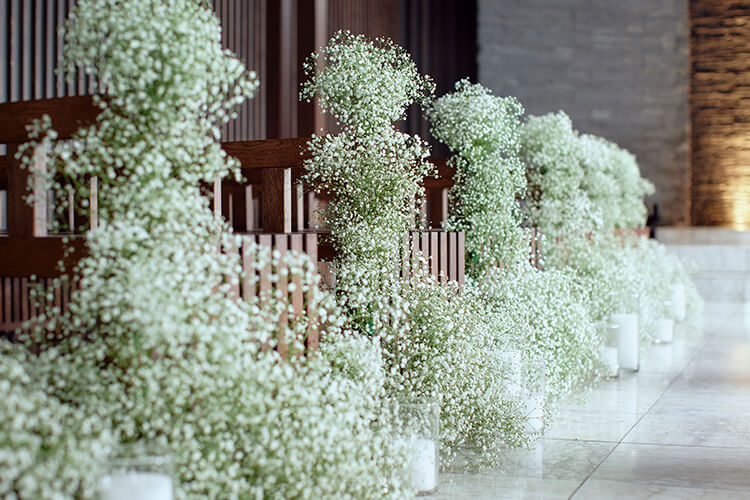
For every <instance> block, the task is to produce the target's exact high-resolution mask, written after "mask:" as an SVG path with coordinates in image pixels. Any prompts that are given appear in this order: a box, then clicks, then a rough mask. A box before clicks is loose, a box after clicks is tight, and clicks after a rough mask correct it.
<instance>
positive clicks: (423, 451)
mask: <svg viewBox="0 0 750 500" xmlns="http://www.w3.org/2000/svg"><path fill="white" fill-rule="evenodd" d="M438 465H439V464H438V455H437V443H435V441H434V440H432V439H425V438H414V439H412V440H411V477H412V484H413V486H414V488H415V489H416V490H417V492H418V493H428V492H432V491H435V490H436V489H437V487H438Z"/></svg>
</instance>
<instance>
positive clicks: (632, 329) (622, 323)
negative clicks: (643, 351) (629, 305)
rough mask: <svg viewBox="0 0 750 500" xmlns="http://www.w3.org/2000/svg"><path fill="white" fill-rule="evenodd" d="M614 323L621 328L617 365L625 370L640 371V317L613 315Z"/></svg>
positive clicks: (629, 314) (626, 314)
mask: <svg viewBox="0 0 750 500" xmlns="http://www.w3.org/2000/svg"><path fill="white" fill-rule="evenodd" d="M612 322H613V323H615V324H616V325H617V326H619V332H618V335H617V364H618V365H620V368H623V369H625V370H633V371H638V367H639V361H638V315H637V314H632V313H625V314H613V315H612Z"/></svg>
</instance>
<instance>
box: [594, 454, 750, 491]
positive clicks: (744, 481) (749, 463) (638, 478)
mask: <svg viewBox="0 0 750 500" xmlns="http://www.w3.org/2000/svg"><path fill="white" fill-rule="evenodd" d="M591 480H614V481H620V482H632V483H634V484H635V485H648V486H662V487H679V488H699V489H707V490H711V489H716V490H729V491H741V492H748V491H750V450H747V449H739V448H735V449H730V448H705V447H691V446H664V445H644V444H628V443H623V444H621V445H619V446H618V447H617V448H615V450H614V451H613V452H612V453H611V454H610V455H609V457H607V459H606V460H605V461H604V462H603V463H602V464H601V465H600V466H599V468H598V469H597V470H596V471H595V472H594V474H593V475H592V476H591Z"/></svg>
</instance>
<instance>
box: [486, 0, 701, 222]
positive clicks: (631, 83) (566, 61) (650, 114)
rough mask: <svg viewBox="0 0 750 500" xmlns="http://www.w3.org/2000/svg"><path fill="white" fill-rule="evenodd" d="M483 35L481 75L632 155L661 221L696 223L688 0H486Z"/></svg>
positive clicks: (499, 89) (534, 108)
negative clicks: (692, 204) (566, 116)
mask: <svg viewBox="0 0 750 500" xmlns="http://www.w3.org/2000/svg"><path fill="white" fill-rule="evenodd" d="M707 1H708V0H707ZM477 36H478V45H479V55H478V66H479V81H480V82H482V83H483V84H484V85H486V86H488V87H490V88H492V89H493V91H494V92H495V93H496V94H497V95H514V96H516V97H518V98H519V99H520V100H521V102H522V103H523V104H524V105H525V107H526V109H527V111H528V112H529V113H531V114H544V113H547V112H550V111H557V110H559V109H562V110H564V111H565V112H567V113H568V114H569V115H570V117H571V118H572V120H573V124H574V126H575V127H576V128H577V129H578V130H579V131H581V132H587V133H592V134H596V135H600V136H604V137H606V138H608V139H610V140H613V141H615V142H616V143H618V144H620V145H621V146H623V147H625V148H626V149H628V150H630V151H631V152H633V153H634V154H635V155H636V156H637V157H638V162H639V164H640V166H641V171H642V173H643V175H644V176H645V177H647V178H649V179H651V181H653V182H654V184H655V185H656V190H657V191H656V194H655V195H654V196H653V197H651V199H649V200H648V202H649V204H653V203H654V202H656V203H658V205H659V212H660V216H661V223H662V224H686V223H688V221H689V217H690V215H689V214H690V201H689V200H690V175H689V172H690V168H689V154H688V153H689V145H688V144H689V110H688V93H689V27H688V2H687V0H626V1H620V0H565V1H560V0H479V8H478V35H477Z"/></svg>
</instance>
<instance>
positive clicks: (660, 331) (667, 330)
mask: <svg viewBox="0 0 750 500" xmlns="http://www.w3.org/2000/svg"><path fill="white" fill-rule="evenodd" d="M673 338H674V320H673V319H670V318H659V319H657V320H656V335H655V339H654V340H655V341H656V342H657V343H659V344H666V343H669V342H672V339H673Z"/></svg>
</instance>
